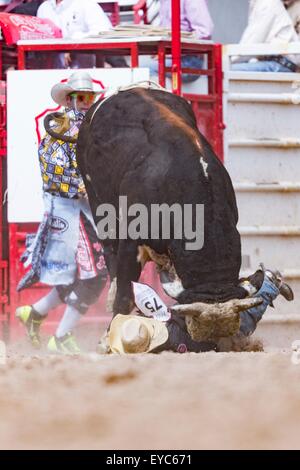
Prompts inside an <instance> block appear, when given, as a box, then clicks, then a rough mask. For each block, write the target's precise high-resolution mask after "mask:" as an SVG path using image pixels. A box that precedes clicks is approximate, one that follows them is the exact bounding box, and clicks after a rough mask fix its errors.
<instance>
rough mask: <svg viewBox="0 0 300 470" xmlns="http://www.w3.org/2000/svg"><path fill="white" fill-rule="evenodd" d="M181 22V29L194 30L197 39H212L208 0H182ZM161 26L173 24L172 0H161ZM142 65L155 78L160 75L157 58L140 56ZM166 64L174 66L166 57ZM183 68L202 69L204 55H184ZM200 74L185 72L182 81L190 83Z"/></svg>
mask: <svg viewBox="0 0 300 470" xmlns="http://www.w3.org/2000/svg"><path fill="white" fill-rule="evenodd" d="M180 6H181V13H180V23H181V30H182V31H187V32H193V33H194V36H195V39H199V40H201V39H202V40H207V39H211V35H212V31H213V21H212V19H211V16H210V13H209V10H208V6H207V1H206V0H181V2H180ZM160 26H162V27H164V28H168V29H170V28H171V26H172V8H171V1H170V0H160ZM139 65H140V67H149V68H150V73H151V75H152V76H153V78H157V75H158V63H157V60H156V59H153V58H151V59H149V57H147V56H141V57H140V58H139ZM166 66H167V67H171V66H172V59H171V58H170V57H167V58H166ZM181 66H182V68H190V69H202V68H203V56H202V55H189V56H187V55H183V56H182V57H181ZM198 78H199V75H194V74H186V73H185V74H183V75H182V81H183V82H184V83H189V82H193V81H195V80H197V79H198Z"/></svg>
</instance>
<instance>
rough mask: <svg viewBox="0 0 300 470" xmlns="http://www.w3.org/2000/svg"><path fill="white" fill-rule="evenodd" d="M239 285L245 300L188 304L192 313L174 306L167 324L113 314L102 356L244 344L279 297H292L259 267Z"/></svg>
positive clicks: (275, 277)
mask: <svg viewBox="0 0 300 470" xmlns="http://www.w3.org/2000/svg"><path fill="white" fill-rule="evenodd" d="M241 285H242V286H243V287H244V288H246V289H247V290H248V291H249V297H248V298H246V299H243V300H238V301H237V300H235V299H234V300H230V301H228V302H224V303H223V304H204V303H202V304H200V303H198V304H193V308H194V309H195V310H194V311H193V310H191V307H192V306H191V305H179V304H178V305H175V306H173V307H171V308H170V312H171V317H170V319H169V320H167V321H161V320H157V319H155V318H149V317H146V316H143V315H141V314H139V315H132V314H131V315H120V314H119V315H116V316H115V317H114V319H113V320H112V322H111V324H110V329H109V332H108V336H107V343H108V344H107V346H108V348H107V352H109V353H115V354H135V353H147V352H152V353H159V352H162V351H174V352H179V353H183V352H188V351H189V352H196V353H199V352H205V351H210V350H215V351H220V350H222V344H223V343H224V341H223V340H224V339H226V338H231V339H232V340H236V341H240V342H243V340H245V339H247V338H248V337H249V336H250V335H251V334H252V333H253V332H254V331H255V329H256V326H257V323H258V322H259V321H260V320H261V318H262V316H263V314H264V313H265V311H266V309H267V307H268V306H269V305H270V306H272V307H273V301H274V300H275V299H276V298H277V296H278V295H279V294H281V295H282V296H283V297H284V298H285V299H286V300H288V301H291V300H293V298H294V295H293V291H292V289H291V288H290V286H289V285H288V284H287V283H285V282H284V281H283V280H282V276H281V274H280V273H279V272H278V271H271V270H269V269H265V268H264V266H263V265H261V268H260V269H259V270H257V271H256V272H255V273H254V274H253V275H252V276H249V277H248V278H247V279H242V280H241ZM196 311H197V313H196ZM231 344H233V343H231Z"/></svg>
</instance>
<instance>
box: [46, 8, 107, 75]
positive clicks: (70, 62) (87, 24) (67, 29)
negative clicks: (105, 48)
mask: <svg viewBox="0 0 300 470" xmlns="http://www.w3.org/2000/svg"><path fill="white" fill-rule="evenodd" d="M37 16H38V17H39V18H47V19H49V20H52V21H53V23H55V24H56V26H58V27H59V28H60V29H61V30H62V34H63V37H64V38H68V39H82V38H86V37H89V36H93V35H97V34H98V33H99V32H100V31H108V30H110V29H111V28H112V24H111V22H110V20H109V19H108V17H107V15H106V14H105V13H104V11H103V10H102V8H101V7H100V5H99V4H98V3H97V2H96V0H84V1H83V0H46V1H44V2H43V3H42V4H41V5H40V7H39V8H38V11H37ZM53 60H54V63H53V67H54V68H60V69H61V68H68V67H70V68H74V69H76V68H92V67H95V66H96V54H95V53H90V52H71V53H65V54H62V53H60V54H55V55H54V59H53Z"/></svg>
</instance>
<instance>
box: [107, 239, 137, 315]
mask: <svg viewBox="0 0 300 470" xmlns="http://www.w3.org/2000/svg"><path fill="white" fill-rule="evenodd" d="M137 248H138V245H137V243H136V242H133V241H132V240H120V242H119V250H118V260H117V294H116V299H115V302H114V309H113V310H114V315H117V314H118V313H122V314H123V315H126V314H128V313H130V312H131V310H132V308H133V294H132V287H131V282H132V281H134V282H137V281H138V280H139V277H140V274H141V265H140V263H139V262H138V261H137V253H138V250H137Z"/></svg>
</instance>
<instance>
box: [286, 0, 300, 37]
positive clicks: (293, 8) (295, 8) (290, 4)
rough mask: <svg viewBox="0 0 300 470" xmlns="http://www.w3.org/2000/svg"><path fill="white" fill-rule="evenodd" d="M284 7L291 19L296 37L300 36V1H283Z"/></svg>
mask: <svg viewBox="0 0 300 470" xmlns="http://www.w3.org/2000/svg"><path fill="white" fill-rule="evenodd" d="M283 3H284V6H285V7H286V9H287V12H288V14H289V15H290V17H291V20H292V22H293V25H294V28H295V30H296V33H297V34H298V37H299V36H300V0H284V1H283Z"/></svg>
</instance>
